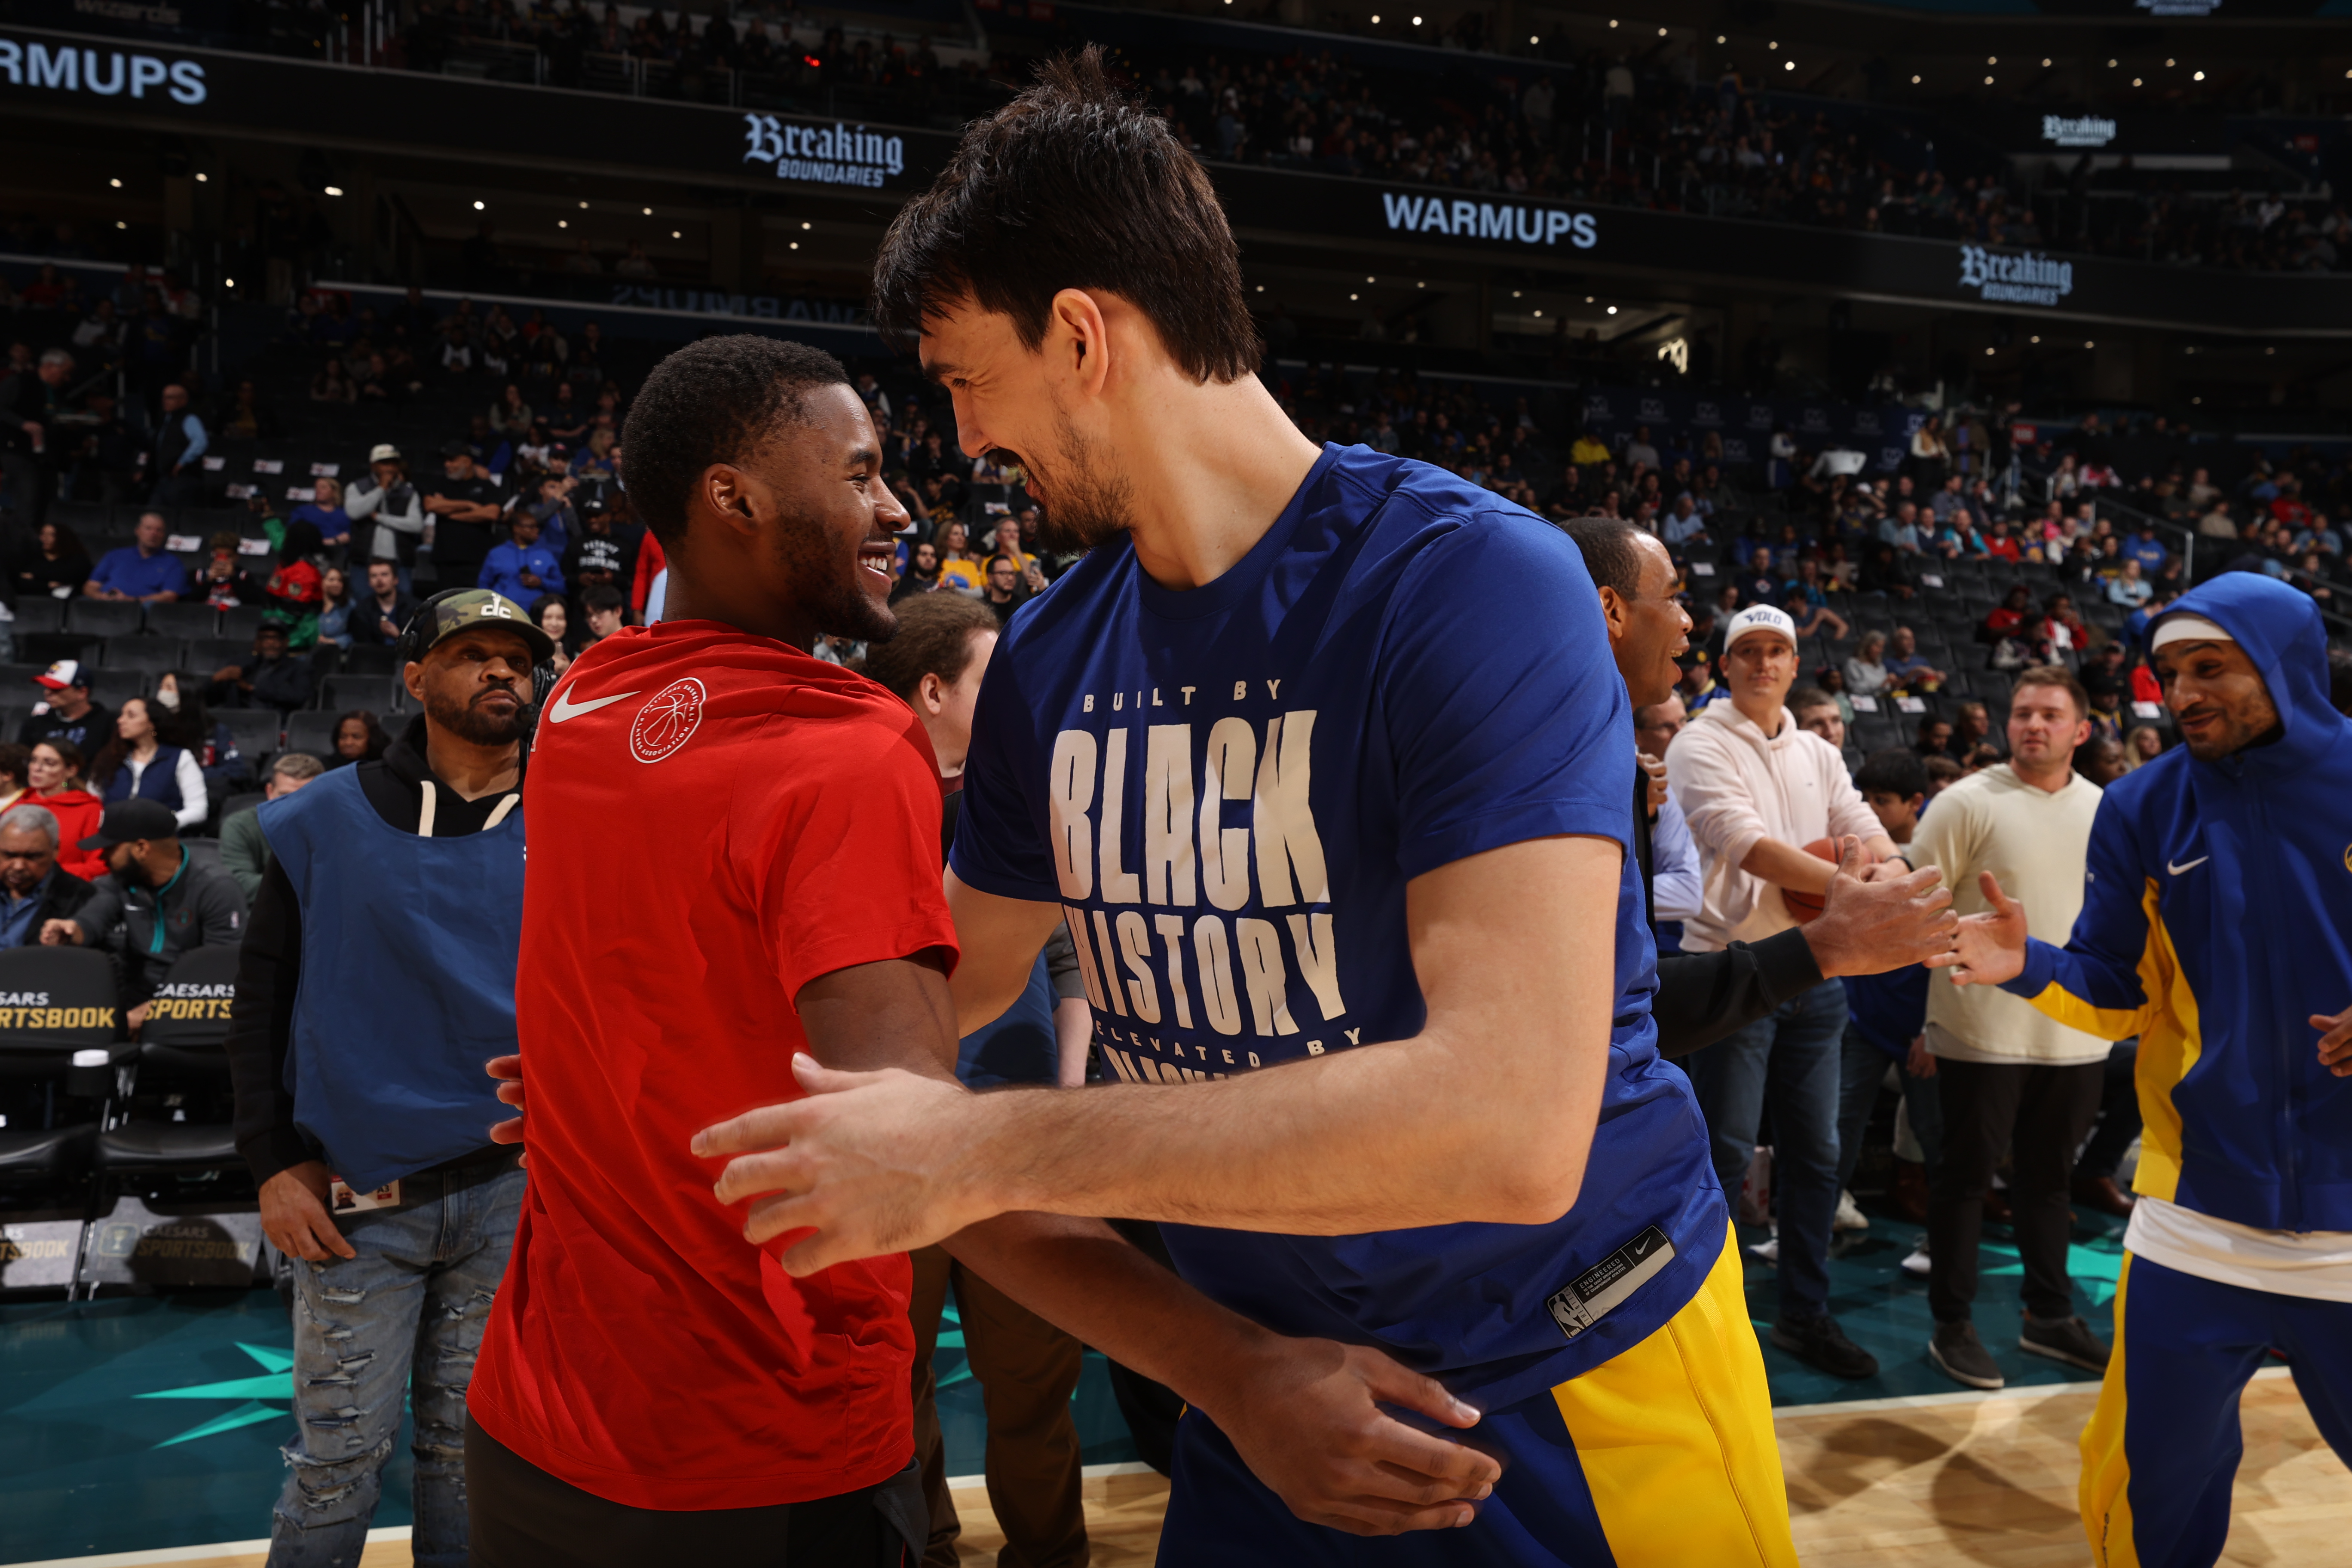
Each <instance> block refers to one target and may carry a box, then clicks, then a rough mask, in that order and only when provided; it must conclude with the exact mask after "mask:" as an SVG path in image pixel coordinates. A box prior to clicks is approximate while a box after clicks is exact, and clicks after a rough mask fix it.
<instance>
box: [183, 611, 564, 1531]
mask: <svg viewBox="0 0 2352 1568" xmlns="http://www.w3.org/2000/svg"><path fill="white" fill-rule="evenodd" d="M551 651H552V647H551V643H550V642H549V639H548V637H547V635H546V634H545V633H544V632H542V631H541V630H540V629H539V627H538V626H535V625H533V624H532V623H531V620H530V616H528V615H527V614H526V613H525V612H524V610H523V608H522V606H520V605H517V604H516V603H514V601H512V600H511V599H507V598H503V597H501V596H499V595H497V594H493V593H490V592H488V590H485V589H479V588H464V589H456V590H452V591H450V592H448V593H445V594H440V595H436V596H435V597H433V598H432V599H429V600H427V601H426V602H425V605H422V606H421V607H420V608H419V609H418V610H417V612H416V615H415V618H414V619H413V620H411V621H410V623H409V625H408V626H407V629H406V630H405V631H404V633H403V634H402V637H401V641H400V653H401V669H402V680H403V682H404V685H405V686H406V688H407V690H408V697H409V700H410V703H411V704H412V705H413V706H414V707H415V708H416V709H419V710H421V711H419V712H418V713H417V714H416V716H415V718H413V719H411V720H410V721H409V722H408V725H407V727H406V729H404V731H402V732H401V734H400V737H399V738H398V739H397V740H396V741H395V742H394V743H393V745H392V748H391V750H390V751H388V752H386V753H385V754H384V757H383V760H382V761H381V762H374V763H359V764H357V765H356V766H353V767H349V768H342V769H338V770H337V771H335V772H333V773H328V774H326V775H324V776H323V777H321V778H320V779H318V780H317V781H316V782H314V783H313V784H311V785H310V787H309V788H307V789H305V790H303V791H301V792H300V793H299V794H298V795H283V796H281V797H279V798H278V799H277V800H273V801H270V802H268V804H266V805H263V806H262V807H261V810H260V823H261V831H262V834H263V836H264V837H266V838H267V839H268V844H269V851H270V861H271V864H270V867H269V870H268V875H267V877H266V879H264V881H263V883H262V887H261V893H260V897H259V898H258V899H257V900H256V901H255V904H254V908H253V917H252V921H251V922H250V926H249V929H248V931H247V936H246V942H245V946H244V950H243V959H242V961H241V963H240V964H239V966H238V972H237V985H236V1002H235V1003H234V1005H233V1006H232V1010H231V1022H230V1028H229V1038H228V1056H229V1066H230V1071H231V1074H232V1077H233V1079H234V1082H235V1084H236V1142H237V1149H238V1151H239V1152H241V1153H243V1154H244V1156H245V1158H246V1163H247V1164H248V1165H250V1166H251V1167H252V1169H253V1174H254V1179H255V1180H256V1181H257V1182H258V1183H259V1184H260V1186H261V1222H262V1228H263V1229H264V1230H265V1231H267V1232H268V1236H269V1239H270V1240H271V1241H272V1242H273V1243H274V1244H275V1245H276V1246H277V1247H278V1249H279V1250H280V1251H282V1252H284V1253H286V1254H287V1255H288V1256H289V1258H292V1259H293V1260H294V1262H293V1269H294V1280H295V1286H296V1302H295V1309H294V1353H295V1365H294V1414H295V1417H296V1422H297V1431H296V1435H295V1437H294V1440H293V1441H292V1442H291V1443H289V1444H288V1445H287V1447H286V1462H287V1466H288V1468H289V1471H290V1472H291V1473H290V1474H289V1476H288V1477H287V1480H286V1487H285V1490H284V1491H283V1493H282V1494H281V1495H280V1496H279V1499H278V1505H277V1509H276V1511H275V1515H274V1517H273V1518H272V1520H271V1521H270V1548H269V1563H270V1568H310V1565H312V1564H320V1565H323V1564H327V1563H355V1562H357V1561H358V1560H359V1555H360V1552H361V1549H362V1547H363V1546H365V1544H366V1542H367V1531H368V1524H369V1521H371V1520H372V1519H373V1516H374V1513H375V1505H376V1500H377V1498H378V1496H379V1495H380V1492H381V1489H382V1477H383V1466H384V1463H385V1461H386V1460H387V1459H389V1458H391V1456H392V1449H393V1444H394V1440H395V1438H396V1437H397V1436H398V1434H399V1431H400V1420H401V1412H402V1406H403V1404H404V1399H405V1400H406V1402H407V1403H409V1404H410V1405H413V1407H414V1409H415V1418H416V1436H415V1458H416V1468H415V1519H416V1527H415V1548H414V1550H415V1557H416V1561H417V1563H420V1564H427V1563H429V1564H434V1565H436V1568H460V1565H462V1564H463V1563H465V1562H466V1558H467V1526H466V1498H465V1485H464V1482H465V1458H464V1456H465V1429H466V1385H467V1382H468V1381H469V1379H470V1378H471V1376H472V1372H473V1364H474V1355H475V1352H476V1351H477V1350H478V1348H479V1346H480V1344H481V1341H482V1330H483V1326H484V1325H485V1324H486V1323H487V1322H488V1320H489V1310H490V1301H491V1298H492V1296H493V1294H494V1293H495V1291H496V1290H497V1289H498V1284H499V1279H500V1278H501V1277H502V1276H503V1275H504V1274H505V1272H506V1266H507V1252H508V1248H509V1245H510V1244H511V1242H512V1240H513V1237H514V1229H515V1221H516V1217H517V1215H518V1213H519V1211H520V1205H521V1202H522V1192H523V1176H522V1173H521V1171H520V1169H519V1168H518V1167H517V1162H516V1159H515V1154H514V1151H512V1150H511V1149H501V1148H498V1147H496V1146H494V1145H492V1144H490V1142H488V1134H487V1131H486V1130H487V1129H488V1126H489V1124H490V1123H491V1122H492V1121H495V1120H497V1119H498V1117H499V1114H500V1108H499V1104H498V1101H497V1100H496V1098H495V1096H494V1095H493V1094H492V1093H491V1092H489V1090H490V1089H492V1088H494V1087H495V1086H493V1085H491V1084H490V1081H489V1079H487V1078H485V1077H484V1076H483V1072H482V1064H483V1063H484V1062H485V1061H487V1060H488V1058H491V1057H494V1056H503V1055H508V1054H510V1053H512V1052H513V1050H514V1049H515V1010H514V982H515V962H516V951H517V948H518V946H519V944H520V939H521V932H522V871H523V824H522V810H521V805H522V771H523V763H524V760H525V751H524V746H523V734H524V722H523V715H524V709H525V706H526V704H527V703H528V702H529V701H530V692H531V684H530V670H531V666H532V665H534V664H536V663H537V662H539V661H540V660H541V659H543V658H548V657H549V656H550V654H551ZM412 1372H413V1373H414V1386H413V1388H412V1384H411V1374H412Z"/></svg>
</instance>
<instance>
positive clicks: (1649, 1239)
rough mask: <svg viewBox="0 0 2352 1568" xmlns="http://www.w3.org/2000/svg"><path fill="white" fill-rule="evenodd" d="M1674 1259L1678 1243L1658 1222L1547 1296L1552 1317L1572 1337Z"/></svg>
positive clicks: (1605, 1313) (1615, 1306)
mask: <svg viewBox="0 0 2352 1568" xmlns="http://www.w3.org/2000/svg"><path fill="white" fill-rule="evenodd" d="M1674 1260H1675V1244H1674V1243H1673V1242H1671V1241H1668V1240H1667V1239H1666V1233H1665V1232H1664V1231H1663V1230H1660V1229H1659V1228H1658V1227H1657V1226H1650V1228H1649V1229H1647V1230H1645V1231H1643V1233H1642V1234H1641V1235H1639V1236H1637V1237H1634V1238H1633V1240H1631V1241H1629V1242H1627V1243H1626V1244H1625V1245H1624V1246H1622V1247H1619V1248H1618V1249H1617V1250H1616V1251H1614V1252H1612V1253H1611V1254H1610V1255H1609V1256H1608V1257H1606V1258H1602V1259H1601V1261H1600V1262H1598V1263H1596V1264H1594V1265H1593V1266H1592V1267H1591V1268H1588V1269H1586V1270H1585V1271H1584V1272H1583V1273H1581V1274H1580V1275H1578V1276H1577V1277H1576V1278H1575V1279H1571V1280H1570V1281H1569V1282H1568V1283H1567V1284H1565V1285H1563V1286H1561V1287H1560V1288H1559V1290H1557V1291H1556V1292H1554V1293H1553V1294H1552V1295H1551V1296H1550V1297H1549V1298H1548V1299H1546V1300H1545V1301H1544V1306H1545V1307H1546V1308H1547V1309H1549V1311H1550V1312H1551V1321H1553V1322H1555V1323H1558V1324H1559V1331H1560V1332H1561V1333H1563V1334H1566V1335H1567V1336H1568V1337H1569V1338H1570V1339H1571V1340H1572V1339H1574V1338H1576V1337H1577V1336H1578V1335H1579V1334H1580V1333H1582V1332H1584V1331H1585V1330H1587V1329H1589V1328H1591V1326H1592V1325H1593V1324H1595V1323H1597V1322H1599V1321H1601V1319H1602V1318H1604V1317H1606V1316H1608V1315H1609V1313H1610V1312H1612V1311H1613V1310H1615V1309H1616V1308H1617V1306H1618V1305H1619V1304H1620V1303H1621V1302H1622V1301H1623V1300H1625V1299H1626V1298H1627V1297H1628V1296H1631V1295H1632V1294H1633V1292H1634V1291H1636V1290H1638V1289H1641V1288H1642V1287H1643V1286H1644V1285H1646V1284H1648V1283H1649V1282H1650V1280H1651V1279H1653V1278H1654V1276H1655V1275H1656V1274H1657V1272H1658V1270H1659V1269H1661V1268H1664V1267H1665V1266H1666V1265H1667V1264H1669V1263H1672V1262H1673V1261H1674Z"/></svg>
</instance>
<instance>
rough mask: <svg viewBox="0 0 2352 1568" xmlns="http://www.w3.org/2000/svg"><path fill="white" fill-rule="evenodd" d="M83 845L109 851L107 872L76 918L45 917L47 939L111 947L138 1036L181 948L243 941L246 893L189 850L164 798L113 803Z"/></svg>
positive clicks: (43, 939)
mask: <svg viewBox="0 0 2352 1568" xmlns="http://www.w3.org/2000/svg"><path fill="white" fill-rule="evenodd" d="M79 847H80V848H83V849H99V850H103V851H104V852H105V854H106V875H105V876H103V877H100V879H98V880H97V881H95V882H93V883H91V884H90V896H89V898H88V899H85V900H82V902H81V905H80V907H79V909H78V910H75V912H74V914H73V917H72V918H71V919H69V920H51V921H44V922H42V925H41V930H40V941H41V943H42V945H43V946H46V947H57V946H59V945H64V946H70V947H94V948H97V949H99V950H100V951H101V952H108V953H111V954H112V955H113V957H114V961H115V969H116V973H117V974H118V975H119V976H120V984H121V988H122V993H123V1005H124V1007H125V1008H126V1009H127V1016H126V1018H125V1022H127V1023H128V1024H129V1025H130V1026H131V1034H132V1035H133V1036H136V1035H137V1034H138V1033H139V1026H141V1025H142V1024H143V1023H145V1022H146V1021H147V1005H148V1003H149V1002H150V1001H151V1000H152V998H153V996H154V994H155V990H156V987H158V986H160V985H162V984H163V977H164V976H165V975H167V974H169V973H171V972H172V965H173V964H174V963H178V962H179V960H180V956H181V954H183V953H185V952H190V951H192V950H193V949H195V948H199V947H235V946H236V944H237V942H240V941H241V940H243V938H244V936H245V915H246V905H245V891H244V889H241V888H239V887H238V886H237V885H236V883H235V882H234V881H231V880H230V879H229V875H228V873H227V872H226V871H224V870H222V869H221V868H219V867H217V866H213V865H209V864H207V863H206V862H205V861H202V860H199V859H197V858H195V856H194V855H193V854H192V853H190V852H189V849H188V847H187V846H186V845H184V844H183V843H181V842H180V823H179V819H178V818H177V817H176V816H173V814H172V808H171V807H170V806H168V805H164V804H163V802H161V801H155V800H142V799H140V798H139V797H137V796H135V795H134V796H132V797H131V799H129V800H117V801H110V802H109V803H108V804H107V807H106V815H105V816H103V817H102V818H100V822H99V828H98V831H97V832H96V833H93V834H91V835H90V836H89V837H87V838H84V839H83V840H81V842H80V845H79Z"/></svg>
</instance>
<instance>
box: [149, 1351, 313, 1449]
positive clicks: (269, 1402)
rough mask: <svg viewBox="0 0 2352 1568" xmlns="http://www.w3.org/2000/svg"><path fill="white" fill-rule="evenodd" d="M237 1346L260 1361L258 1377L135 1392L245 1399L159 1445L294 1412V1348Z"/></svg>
mask: <svg viewBox="0 0 2352 1568" xmlns="http://www.w3.org/2000/svg"><path fill="white" fill-rule="evenodd" d="M236 1348H237V1349H239V1350H241V1351H243V1352H245V1353H246V1354H247V1355H249V1356H251V1357H252V1358H253V1359H254V1360H255V1361H256V1362H257V1363H260V1366H261V1368H262V1373H261V1375H260V1376H258V1377H232V1378H230V1379H228V1380H227V1381H226V1382H223V1383H199V1384H194V1385H192V1386H190V1387H187V1388H163V1389H158V1390H156V1391H155V1392H154V1393H152V1394H137V1395H134V1397H136V1398H139V1399H242V1400H243V1401H245V1403H244V1404H242V1405H238V1406H237V1407H236V1409H234V1410H231V1411H228V1412H226V1413H225V1414H223V1415H215V1416H214V1417H213V1418H212V1419H211V1420H209V1421H204V1422H199V1423H198V1424H196V1425H195V1426H191V1427H189V1428H188V1429H187V1430H186V1431H184V1432H183V1433H181V1434H180V1435H179V1436H176V1437H166V1438H164V1439H163V1441H162V1442H160V1443H158V1444H156V1445H155V1447H158V1448H168V1447H172V1446H173V1444H175V1443H192V1442H194V1440H195V1439H197V1438H198V1437H210V1436H214V1435H215V1434H216V1433H220V1432H234V1431H236V1429H237V1428H238V1427H240V1426H252V1425H253V1424H254V1423H255V1422H257V1421H283V1420H285V1419H287V1418H288V1417H289V1416H290V1415H293V1413H294V1356H293V1352H290V1351H278V1350H271V1349H270V1348H269V1347H268V1346H267V1345H249V1344H247V1343H246V1342H244V1341H243V1340H239V1341H237V1342H236Z"/></svg>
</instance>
